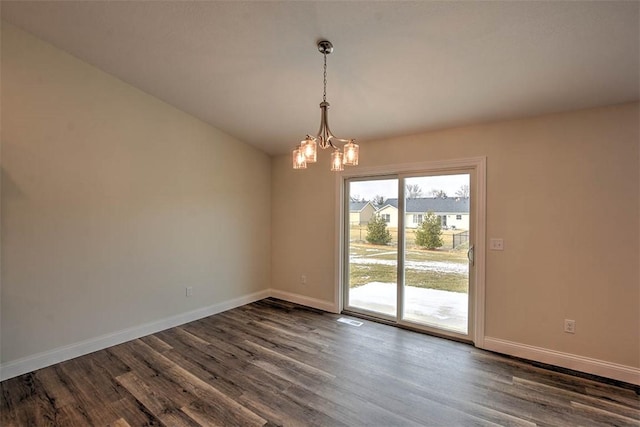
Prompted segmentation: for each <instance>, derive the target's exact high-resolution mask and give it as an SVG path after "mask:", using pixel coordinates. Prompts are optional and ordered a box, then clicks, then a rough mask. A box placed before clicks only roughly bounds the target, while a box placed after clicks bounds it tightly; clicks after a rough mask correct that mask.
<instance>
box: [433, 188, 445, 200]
mask: <svg viewBox="0 0 640 427" xmlns="http://www.w3.org/2000/svg"><path fill="white" fill-rule="evenodd" d="M430 193H431V195H432V196H433V197H441V198H443V199H446V198H447V197H449V196H447V192H446V191H444V190H437V189H435V188H434V189H433V190H431V191H430Z"/></svg>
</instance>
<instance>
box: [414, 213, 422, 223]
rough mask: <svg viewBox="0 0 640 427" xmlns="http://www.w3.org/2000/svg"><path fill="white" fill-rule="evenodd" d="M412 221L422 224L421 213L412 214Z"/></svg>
mask: <svg viewBox="0 0 640 427" xmlns="http://www.w3.org/2000/svg"><path fill="white" fill-rule="evenodd" d="M413 223H414V224H422V214H414V215H413Z"/></svg>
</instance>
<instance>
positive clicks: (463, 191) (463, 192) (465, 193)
mask: <svg viewBox="0 0 640 427" xmlns="http://www.w3.org/2000/svg"><path fill="white" fill-rule="evenodd" d="M456 196H457V197H460V198H462V199H468V198H469V186H468V185H467V184H464V185H462V186H461V187H460V189H458V191H456Z"/></svg>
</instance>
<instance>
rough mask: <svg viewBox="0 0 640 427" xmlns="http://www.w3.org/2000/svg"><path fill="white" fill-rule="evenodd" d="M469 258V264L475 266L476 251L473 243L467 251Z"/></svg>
mask: <svg viewBox="0 0 640 427" xmlns="http://www.w3.org/2000/svg"><path fill="white" fill-rule="evenodd" d="M467 259H468V260H469V264H471V267H473V266H474V264H475V261H476V260H475V251H474V247H473V245H470V246H469V250H468V251H467Z"/></svg>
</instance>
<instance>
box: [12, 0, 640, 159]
mask: <svg viewBox="0 0 640 427" xmlns="http://www.w3.org/2000/svg"><path fill="white" fill-rule="evenodd" d="M1 7H2V9H1V13H2V18H3V19H4V20H6V21H8V22H10V23H13V24H15V25H17V26H19V27H21V28H23V29H25V30H27V31H29V32H31V33H33V34H35V35H37V36H38V37H40V38H42V39H44V40H47V41H48V42H50V43H52V44H53V45H55V46H58V47H59V48H61V49H63V50H65V51H67V52H69V53H71V54H73V55H75V56H76V57H78V58H81V59H83V60H85V61H86V62H89V63H91V64H93V65H95V66H97V67H98V68H100V69H102V70H104V71H107V72H109V73H111V74H113V75H115V76H117V77H118V78H120V79H121V80H123V81H125V82H128V83H130V84H132V85H133V86H136V87H138V88H140V89H142V90H144V91H146V92H147V93H150V94H152V95H154V96H156V97H158V98H160V99H162V100H164V101H166V102H168V103H169V104H172V105H174V106H176V107H177V108H179V109H181V110H183V111H186V112H187V113H190V114H192V115H194V116H196V117H199V118H200V119H202V120H204V121H206V122H209V123H210V124H212V125H213V126H215V127H217V128H219V129H221V130H223V131H225V132H227V133H229V134H231V135H233V136H235V137H237V138H239V139H241V140H243V141H246V142H248V143H250V144H253V145H255V146H256V147H259V148H261V149H263V150H264V151H266V152H268V153H271V154H277V153H284V152H287V151H289V150H290V149H291V148H292V147H293V146H294V145H295V144H296V143H297V142H299V141H300V140H301V139H302V138H303V137H304V136H305V134H307V133H312V134H315V133H316V132H317V129H318V126H319V121H320V109H319V108H318V104H319V103H320V101H321V100H322V55H321V54H320V53H319V52H318V51H317V48H316V43H317V41H318V40H319V39H322V38H326V39H328V40H330V41H331V42H333V44H334V46H335V51H334V53H333V54H331V55H329V56H328V58H327V60H328V90H327V100H328V101H329V102H330V103H331V110H330V119H331V120H330V121H331V128H332V130H333V132H334V133H335V134H336V136H338V137H342V138H356V139H357V140H359V141H360V142H363V141H366V140H371V139H378V138H383V137H389V136H397V135H406V134H413V133H418V132H422V131H426V130H430V129H438V128H445V127H451V126H458V125H464V124H470V123H478V122H486V121H493V120H501V119H508V118H519V117H526V116H533V115H539V114H543V113H548V112H557V111H565V110H573V109H580V108H588V107H594V106H601V105H610V104H617V103H622V102H628V101H634V100H638V99H639V98H640V96H639V80H640V73H639V62H640V61H639V51H640V42H639V38H640V14H639V9H640V3H639V2H635V1H629V2H582V1H576V2H526V1H518V2H516V1H510V2H507V1H505V2H427V1H424V2H396V1H388V2H326V1H314V2H240V1H234V2H179V1H174V2H143V1H136V2H117V1H105V2H101V1H93V2H90V1H86V2H70V1H64V2H63V1H49V2H29V1H18V2H12V1H2V6H1Z"/></svg>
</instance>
